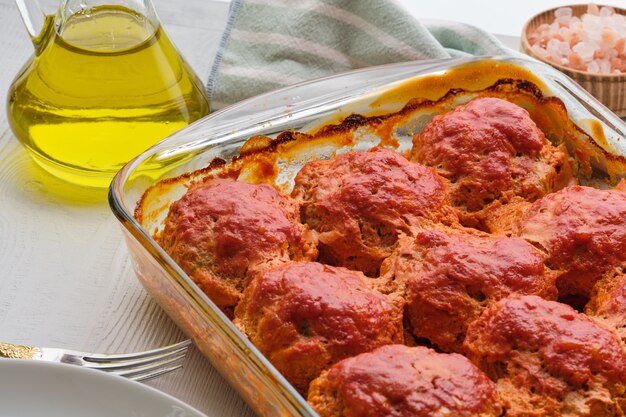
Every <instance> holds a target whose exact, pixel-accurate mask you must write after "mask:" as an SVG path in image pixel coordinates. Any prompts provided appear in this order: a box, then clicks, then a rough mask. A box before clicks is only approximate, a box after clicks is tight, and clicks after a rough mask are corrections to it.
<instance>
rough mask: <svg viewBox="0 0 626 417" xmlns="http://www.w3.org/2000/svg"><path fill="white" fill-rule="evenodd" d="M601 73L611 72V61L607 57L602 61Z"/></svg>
mask: <svg viewBox="0 0 626 417" xmlns="http://www.w3.org/2000/svg"><path fill="white" fill-rule="evenodd" d="M599 72H600V73H602V74H609V73H610V72H611V63H610V62H609V61H608V60H607V59H603V60H601V61H600V71H599Z"/></svg>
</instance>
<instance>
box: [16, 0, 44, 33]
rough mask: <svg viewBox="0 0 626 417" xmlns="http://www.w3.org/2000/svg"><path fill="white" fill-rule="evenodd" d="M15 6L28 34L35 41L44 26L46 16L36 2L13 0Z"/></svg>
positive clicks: (33, 0) (32, 0)
mask: <svg viewBox="0 0 626 417" xmlns="http://www.w3.org/2000/svg"><path fill="white" fill-rule="evenodd" d="M15 4H17V8H18V9H19V11H20V15H21V16H22V21H23V22H24V25H25V26H26V30H28V34H29V35H30V37H31V38H32V40H33V41H35V39H37V38H38V37H39V35H40V34H41V32H42V30H43V28H44V26H45V23H46V15H45V14H44V12H43V11H42V10H41V7H40V6H39V3H38V2H37V0H15Z"/></svg>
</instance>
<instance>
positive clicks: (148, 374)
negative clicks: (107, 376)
mask: <svg viewBox="0 0 626 417" xmlns="http://www.w3.org/2000/svg"><path fill="white" fill-rule="evenodd" d="M184 358H185V355H184V354H181V355H177V356H175V357H171V358H169V359H166V360H163V361H160V362H156V363H151V364H149V365H144V366H135V367H128V368H119V369H109V370H107V369H103V370H104V371H106V372H108V373H111V374H115V375H119V376H123V377H126V378H130V379H134V380H144V379H148V378H154V377H156V376H158V375H163V374H164V373H167V372H170V371H173V370H175V369H178V368H181V367H182V366H183V359H184Z"/></svg>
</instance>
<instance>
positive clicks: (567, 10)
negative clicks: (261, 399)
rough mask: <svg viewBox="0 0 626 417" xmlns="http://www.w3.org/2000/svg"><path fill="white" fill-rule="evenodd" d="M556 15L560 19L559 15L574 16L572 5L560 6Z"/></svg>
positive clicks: (555, 12)
mask: <svg viewBox="0 0 626 417" xmlns="http://www.w3.org/2000/svg"><path fill="white" fill-rule="evenodd" d="M554 16H555V17H556V18H557V19H558V18H559V17H572V8H571V7H559V8H558V9H556V10H555V11H554Z"/></svg>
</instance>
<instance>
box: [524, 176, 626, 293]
mask: <svg viewBox="0 0 626 417" xmlns="http://www.w3.org/2000/svg"><path fill="white" fill-rule="evenodd" d="M513 229H514V230H513V232H514V234H515V235H517V236H520V237H522V238H524V239H526V240H527V241H529V242H531V243H532V244H533V245H535V246H536V247H538V248H540V249H541V250H543V251H544V252H545V254H546V263H547V265H548V266H549V267H550V268H552V269H555V270H560V271H561V275H560V276H559V278H558V280H557V286H558V288H559V296H560V297H565V296H569V295H580V296H584V297H588V296H589V293H590V292H591V289H592V288H593V285H594V284H595V283H596V281H597V280H598V279H599V278H600V277H601V276H602V274H603V273H604V272H605V271H607V270H608V269H610V268H612V267H613V266H615V265H617V264H619V263H620V262H622V261H626V250H625V248H626V193H624V192H622V191H618V190H600V189H596V188H591V187H582V186H573V187H567V188H564V189H562V190H560V191H558V192H556V193H553V194H549V195H547V196H545V197H544V198H542V199H541V200H539V201H536V202H535V203H534V204H533V205H532V207H531V208H530V209H529V210H528V211H527V212H526V213H525V214H524V215H523V216H522V219H521V220H520V221H519V222H518V224H517V225H515V227H514V228H513Z"/></svg>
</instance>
